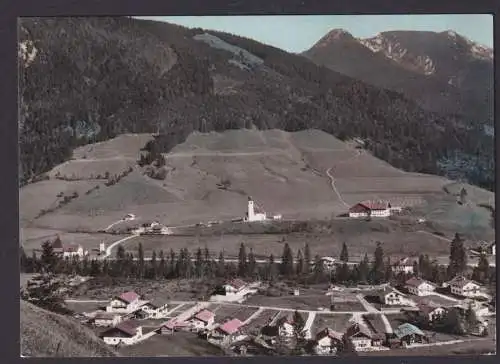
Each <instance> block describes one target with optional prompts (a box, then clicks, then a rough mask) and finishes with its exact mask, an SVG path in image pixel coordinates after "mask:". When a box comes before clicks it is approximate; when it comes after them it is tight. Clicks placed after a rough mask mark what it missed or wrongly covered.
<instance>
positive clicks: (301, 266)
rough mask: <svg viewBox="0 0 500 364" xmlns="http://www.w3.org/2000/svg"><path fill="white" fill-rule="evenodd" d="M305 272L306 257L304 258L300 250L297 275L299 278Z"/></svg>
mask: <svg viewBox="0 0 500 364" xmlns="http://www.w3.org/2000/svg"><path fill="white" fill-rule="evenodd" d="M303 271H304V257H303V256H302V250H300V249H299V251H298V252H297V265H296V266H295V273H296V275H297V276H300V275H302V272H303Z"/></svg>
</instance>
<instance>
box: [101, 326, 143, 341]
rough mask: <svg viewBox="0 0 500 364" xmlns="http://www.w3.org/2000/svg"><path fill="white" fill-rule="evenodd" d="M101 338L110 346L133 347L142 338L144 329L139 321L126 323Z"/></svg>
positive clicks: (106, 332)
mask: <svg viewBox="0 0 500 364" xmlns="http://www.w3.org/2000/svg"><path fill="white" fill-rule="evenodd" d="M100 336H101V338H102V339H103V340H104V342H105V343H106V344H108V345H118V344H123V345H132V344H135V343H136V342H137V341H139V339H140V338H141V337H142V327H141V326H140V324H139V323H138V322H137V321H132V320H130V321H124V322H121V323H119V324H118V325H116V326H115V327H113V328H111V329H109V330H107V331H105V332H103V333H102V334H101V335H100Z"/></svg>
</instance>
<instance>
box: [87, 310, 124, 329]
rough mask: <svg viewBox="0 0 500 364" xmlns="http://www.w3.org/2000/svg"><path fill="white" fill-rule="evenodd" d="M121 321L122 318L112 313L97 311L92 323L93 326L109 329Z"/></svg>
mask: <svg viewBox="0 0 500 364" xmlns="http://www.w3.org/2000/svg"><path fill="white" fill-rule="evenodd" d="M121 321H122V317H121V316H120V315H119V314H117V313H113V312H105V311H99V312H97V313H96V314H95V315H94V317H93V319H92V321H91V322H93V323H94V325H95V326H98V327H109V326H116V325H118V324H119V323H120V322H121Z"/></svg>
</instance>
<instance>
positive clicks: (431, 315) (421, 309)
mask: <svg viewBox="0 0 500 364" xmlns="http://www.w3.org/2000/svg"><path fill="white" fill-rule="evenodd" d="M446 310H447V309H446V307H443V306H441V305H437V304H434V303H433V302H429V303H420V304H418V305H417V306H416V307H413V308H405V309H403V312H405V313H406V314H407V315H408V316H410V317H412V318H413V319H416V320H418V321H419V322H421V321H424V322H427V323H431V322H433V321H435V320H438V319H440V318H441V317H443V316H444V315H445V313H446Z"/></svg>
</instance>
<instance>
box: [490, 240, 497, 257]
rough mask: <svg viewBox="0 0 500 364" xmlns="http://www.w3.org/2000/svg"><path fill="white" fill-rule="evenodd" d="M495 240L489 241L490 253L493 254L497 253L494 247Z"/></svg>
mask: <svg viewBox="0 0 500 364" xmlns="http://www.w3.org/2000/svg"><path fill="white" fill-rule="evenodd" d="M496 245H497V244H496V241H494V242H493V243H491V245H490V254H491V255H493V256H495V255H496V253H497V248H496Z"/></svg>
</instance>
